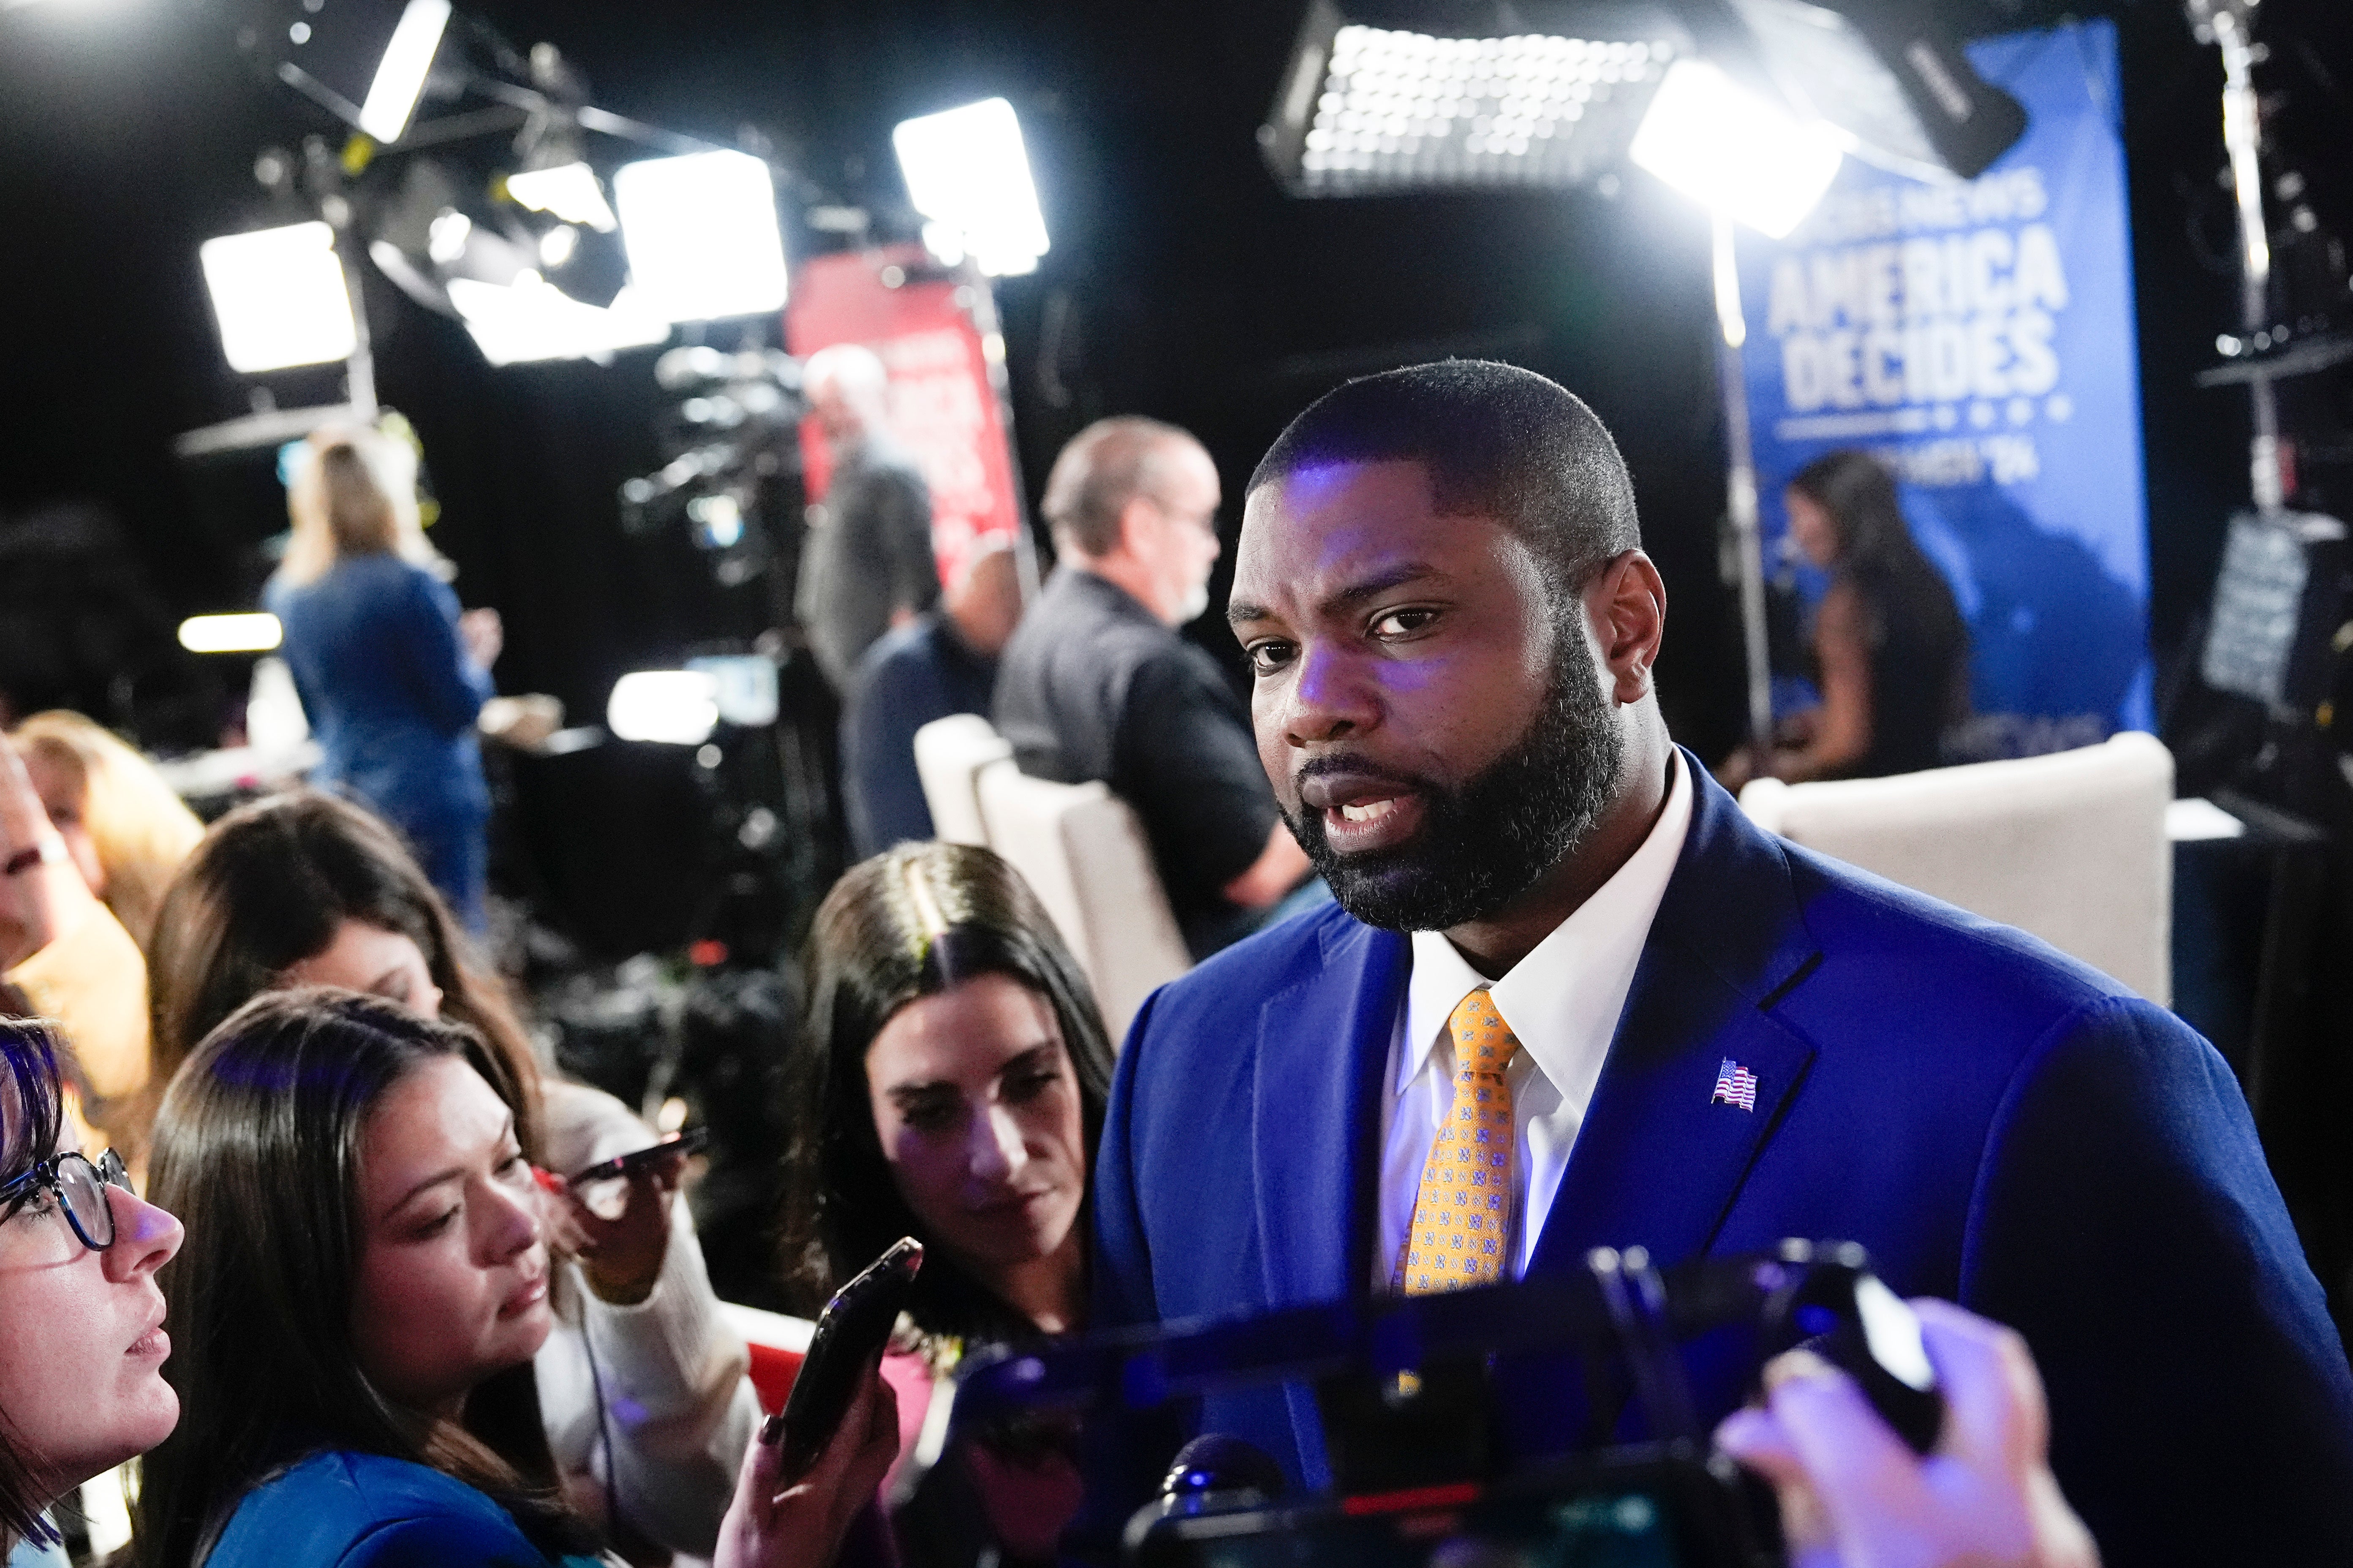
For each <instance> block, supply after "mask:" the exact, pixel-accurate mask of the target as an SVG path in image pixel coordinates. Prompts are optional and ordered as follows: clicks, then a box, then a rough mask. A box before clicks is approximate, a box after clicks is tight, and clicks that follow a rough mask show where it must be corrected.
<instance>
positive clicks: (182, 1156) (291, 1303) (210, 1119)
mask: <svg viewBox="0 0 2353 1568" xmlns="http://www.w3.org/2000/svg"><path fill="white" fill-rule="evenodd" d="M438 1057H456V1058H459V1059H461V1060H463V1061H464V1062H465V1063H466V1064H467V1065H468V1066H470V1067H471V1068H473V1069H474V1070H475V1071H476V1072H478V1073H480V1074H481V1075H482V1078H483V1080H484V1081H485V1082H487V1083H488V1084H489V1085H490V1086H491V1089H492V1090H493V1091H494V1092H495V1093H496V1094H497V1095H498V1097H499V1098H500V1099H501V1100H503V1101H505V1102H506V1104H507V1106H508V1108H509V1109H510V1110H514V1111H515V1112H516V1114H517V1117H518V1119H520V1116H521V1113H522V1085H521V1084H519V1083H518V1082H517V1081H516V1080H515V1078H514V1076H513V1074H512V1072H510V1071H509V1070H508V1067H507V1064H506V1061H505V1059H504V1058H502V1057H501V1055H500V1054H499V1053H498V1052H497V1051H494V1050H492V1049H491V1047H490V1046H489V1044H488V1043H487V1042H486V1041H484V1040H483V1038H482V1037H481V1036H480V1034H478V1033H476V1032H475V1031H474V1030H472V1029H470V1028H468V1027H466V1026H463V1025H458V1024H444V1023H439V1022H436V1021H435V1020H433V1019H429V1018H423V1017H419V1016H417V1015H416V1014H414V1013H412V1012H410V1011H408V1009H406V1008H405V1007H401V1006H399V1005H396V1004H393V1003H390V1002H386V1001H384V1000H382V999H381V998H378V997H374V996H365V995H362V994H359V993H357V992H353V991H341V990H333V989H328V988H324V987H309V988H304V989H300V990H293V991H273V992H268V993H265V994H262V995H259V996H257V997H255V998H254V999H253V1000H252V1001H251V1002H249V1003H248V1004H247V1005H245V1006H243V1007H241V1008H239V1009H238V1010H237V1012H235V1013H233V1014H231V1015H230V1016H229V1017H228V1018H227V1020H226V1021H225V1022H223V1023H222V1025H221V1026H220V1027H219V1028H217V1029H215V1030H214V1031H213V1032H212V1033H211V1034H210V1035H209V1036H207V1037H206V1039H205V1040H204V1042H203V1044H202V1045H200V1046H199V1047H197V1049H196V1051H195V1054H194V1055H193V1056H191V1057H190V1058H188V1060H187V1063H186V1064H185V1067H184V1068H183V1069H182V1070H181V1072H180V1073H179V1075H178V1076H177V1077H176V1078H175V1079H174V1080H173V1084H172V1088H171V1090H170V1091H169V1092H168V1093H167V1094H166V1095H165V1096H164V1106H163V1111H162V1114H161V1115H160V1116H159V1117H158V1118H157V1119H156V1122H155V1142H154V1152H153V1160H152V1163H151V1166H150V1170H149V1186H150V1188H151V1190H152V1193H153V1199H154V1201H155V1202H157V1203H158V1204H166V1205H174V1209H173V1212H174V1213H176V1214H178V1215H181V1216H182V1218H183V1220H184V1222H185V1225H186V1226H187V1231H188V1244H187V1246H186V1247H185V1248H184V1249H183V1250H182V1251H181V1253H180V1255H179V1256H178V1257H177V1258H174V1259H173V1260H172V1261H171V1262H170V1263H168V1264H166V1265H165V1266H164V1270H163V1272H162V1274H161V1276H160V1279H161V1280H162V1283H163V1287H164V1300H165V1301H166V1302H167V1304H168V1311H169V1316H168V1318H167V1319H166V1325H167V1327H168V1329H169V1331H170V1332H171V1336H172V1342H173V1344H174V1348H175V1351H176V1353H175V1354H174V1356H173V1358H172V1359H171V1361H170V1362H169V1363H166V1373H165V1375H166V1376H167V1377H168V1378H169V1379H170V1381H171V1383H172V1385H173V1386H174V1388H175V1389H176V1390H177V1391H178V1393H179V1395H180V1425H179V1429H178V1430H177V1431H175V1432H174V1433H173V1435H172V1436H170V1437H169V1438H168V1439H166V1440H165V1441H164V1444H163V1445H162V1446H161V1447H157V1448H156V1449H155V1450H154V1451H153V1453H151V1454H149V1455H148V1456H147V1459H146V1463H145V1467H144V1470H143V1473H142V1481H141V1487H140V1497H139V1538H140V1553H141V1561H142V1563H144V1564H145V1565H146V1568H185V1565H187V1564H191V1563H201V1562H202V1561H203V1560H204V1558H205V1556H206V1554H207V1553H208V1552H210V1550H211V1548H212V1544H213V1542H215V1541H216V1540H217V1539H218V1537H219V1534H220V1531H221V1530H222V1529H223V1528H224V1527H225V1526H226V1525H227V1522H228V1521H229V1518H230V1516H231V1515H232V1514H234V1513H235V1512H236V1510H237V1503H238V1501H239V1500H241V1499H242V1498H243V1497H244V1495H245V1494H246V1493H247V1492H248V1490H250V1489H252V1488H253V1487H255V1486H256V1485H258V1484H259V1483H260V1482H261V1481H263V1480H265V1479H268V1477H269V1475H270V1474H271V1473H272V1472H273V1471H276V1470H278V1469H280V1468H283V1467H285V1466H286V1465H289V1464H291V1463H293V1462H296V1461H298V1460H300V1459H301V1458H302V1457H303V1456H304V1455H306V1454H310V1453H315V1452H319V1451H322V1450H327V1449H355V1450H358V1451H360V1452H364V1453H371V1454H383V1455H386V1456H389V1457H391V1458H397V1459H406V1460H409V1461H411V1462H413V1463H416V1464H421V1465H429V1466H431V1467H432V1468H435V1469H437V1470H439V1471H441V1472H442V1473H443V1474H445V1475H448V1476H452V1477H454V1478H456V1479H459V1480H460V1481H463V1482H465V1483H467V1484H468V1485H470V1486H472V1487H475V1488H477V1489H480V1490H481V1491H483V1492H485V1493H487V1494H489V1495H490V1496H491V1498H492V1499H493V1500H495V1501H497V1502H498V1503H499V1504H500V1505H501V1507H503V1508H505V1509H506V1510H507V1511H508V1512H509V1513H510V1514H511V1515H512V1516H513V1518H514V1521H515V1522H516V1524H517V1525H519V1526H520V1527H521V1528H522V1531H523V1532H524V1533H525V1534H526V1535H528V1536H530V1537H531V1538H532V1540H533V1543H534V1544H536V1545H538V1546H539V1547H541V1549H542V1550H543V1551H545V1552H547V1553H548V1555H550V1556H556V1555H559V1554H561V1553H562V1552H569V1551H579V1550H583V1549H584V1548H586V1549H590V1550H593V1541H594V1536H593V1532H592V1531H589V1529H588V1528H587V1526H586V1524H585V1523H584V1522H583V1521H580V1520H579V1518H578V1517H577V1516H576V1515H575V1514H573V1513H572V1512H571V1511H570V1510H568V1509H567V1508H566V1507H565V1504H564V1502H563V1500H562V1494H561V1492H560V1491H559V1489H558V1488H557V1482H556V1476H555V1465H554V1460H553V1459H552V1458H550V1457H549V1454H548V1448H547V1437H546V1434H545V1432H544V1430H543V1428H542V1426H541V1424H540V1412H539V1394H538V1389H537V1384H535V1383H534V1382H533V1376H532V1368H531V1363H528V1362H526V1363H523V1364H522V1365H521V1366H518V1367H513V1368H511V1369H509V1370H507V1371H505V1372H501V1373H497V1374H496V1375H494V1376H492V1377H491V1378H489V1379H487V1380H486V1381H484V1382H483V1383H482V1384H480V1385H478V1386H477V1387H476V1388H475V1389H474V1391H473V1393H472V1394H470V1396H469V1397H468V1399H467V1402H466V1407H465V1413H464V1415H463V1417H462V1419H461V1420H460V1421H459V1423H457V1424H454V1425H453V1424H452V1423H449V1422H448V1421H437V1420H435V1419H433V1418H431V1417H429V1416H427V1415H424V1414H422V1413H420V1412H417V1411H414V1410H409V1409H406V1408H404V1407H402V1406H400V1405H396V1404H394V1403H393V1402H392V1401H391V1400H390V1399H388V1398H386V1397H385V1394H383V1393H382V1392H381V1391H380V1390H378V1389H377V1388H376V1387H375V1384H372V1383H371V1382H370V1381H369V1380H368V1377H367V1374H366V1373H364V1371H362V1370H361V1367H360V1364H359V1358H358V1352H357V1349H356V1347H355V1346H354V1345H353V1342H352V1329H351V1323H352V1305H353V1281H354V1278H355V1276H356V1274H357V1271H358V1267H359V1258H360V1253H361V1250H362V1247H363V1245H364V1236H365V1221H364V1216H363V1215H362V1214H361V1212H360V1201H359V1184H358V1167H359V1160H360V1143H361V1138H362V1135H363V1132H364V1128H365V1125H366V1122H367V1119H368V1116H369V1113H370V1112H371V1111H372V1110H374V1108H375V1105H376V1104H377V1103H378V1102H379V1101H380V1100H382V1099H383V1097H384V1095H385V1091H386V1090H387V1089H390V1088H391V1087H392V1086H393V1085H394V1084H395V1083H396V1082H397V1081H399V1080H400V1079H402V1078H404V1077H406V1075H407V1074H409V1073H410V1072H412V1071H414V1070H416V1069H417V1068H418V1067H419V1066H421V1065H422V1064H424V1063H425V1062H427V1061H429V1060H431V1059H433V1058H438Z"/></svg>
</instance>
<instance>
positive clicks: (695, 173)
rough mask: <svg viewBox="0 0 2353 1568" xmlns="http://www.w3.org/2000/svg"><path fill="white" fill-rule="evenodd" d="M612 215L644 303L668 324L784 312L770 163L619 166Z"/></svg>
mask: <svg viewBox="0 0 2353 1568" xmlns="http://www.w3.org/2000/svg"><path fill="white" fill-rule="evenodd" d="M613 207H614V210H615V211H616V212H617V214H618V215H619V216H620V220H621V240H622V243H623V245H624V246H626V247H627V248H628V256H629V279H630V284H631V287H632V289H633V290H634V292H635V294H636V296H637V299H638V302H639V304H641V305H642V306H643V308H645V309H646V310H650V311H653V312H654V313H656V314H658V315H659V316H661V317H662V319H663V320H665V321H712V320H716V319H718V318H721V317H725V316H763V315H766V314H768V313H769V312H770V311H773V310H780V309H782V308H783V306H784V303H785V289H786V270H785V241H784V236H783V234H782V232H781V231H780V230H779V229H778V228H777V226H776V183H775V180H774V178H773V176H771V175H770V174H769V173H768V166H767V164H765V163H762V162H761V161H760V160H759V159H757V158H754V157H753V156H752V155H751V154H749V153H731V152H714V153H688V154H686V155H685V156H683V157H678V158H649V159H647V160H645V161H644V162H642V163H628V164H625V165H623V166H622V167H621V168H620V169H619V170H618V171H617V172H616V173H615V174H614V175H613Z"/></svg>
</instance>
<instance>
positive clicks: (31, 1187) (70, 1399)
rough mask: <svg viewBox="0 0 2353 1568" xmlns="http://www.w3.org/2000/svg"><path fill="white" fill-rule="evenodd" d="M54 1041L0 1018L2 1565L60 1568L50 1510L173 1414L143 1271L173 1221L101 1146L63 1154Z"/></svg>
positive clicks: (158, 1300)
mask: <svg viewBox="0 0 2353 1568" xmlns="http://www.w3.org/2000/svg"><path fill="white" fill-rule="evenodd" d="M61 1093H62V1091H61V1086H60V1084H59V1082H58V1046H57V1041H56V1040H55V1038H54V1037H52V1036H51V1035H50V1033H49V1031H48V1029H47V1027H46V1026H43V1025H40V1024H37V1023H27V1022H23V1021H15V1020H0V1559H5V1561H7V1562H8V1563H11V1564H16V1563H58V1564H62V1563H64V1561H65V1559H64V1556H63V1554H62V1553H60V1552H56V1551H55V1550H54V1549H55V1547H56V1544H57V1532H56V1531H55V1530H54V1529H52V1528H51V1527H50V1526H49V1524H48V1522H47V1520H46V1518H45V1517H44V1516H45V1513H46V1510H47V1509H48V1507H49V1505H50V1504H51V1503H53V1502H55V1501H56V1500H58V1499H59V1498H61V1497H63V1496H65V1495H66V1494H67V1493H69V1492H70V1491H72V1490H73V1489H74V1488H76V1487H78V1486H79V1485H80V1484H81V1483H82V1482H83V1481H85V1480H88V1479H90V1477H92V1476H95V1475H99V1474H100V1473H102V1472H104V1471H106V1470H109V1469H111V1468H113V1467H115V1466H116V1465H119V1464H121V1462H122V1461H123V1460H125V1459H128V1458H132V1456H133V1455H136V1454H139V1453H142V1452H143V1451H144V1450H146V1449H147V1448H150V1447H153V1446H154V1445H155V1444H156V1443H159V1442H161V1441H162V1440H163V1439H164V1436H165V1434H167V1433H169V1432H170V1431H171V1430H172V1424H173V1422H174V1419H175V1418H176V1417H177V1415H178V1414H179V1400H178V1397H177V1395H175V1394H174V1393H173V1391H172V1388H171V1386H170V1384H167V1383H166V1382H165V1381H164V1377H163V1366H164V1357H166V1356H167V1355H169V1354H170V1353H171V1349H172V1342H171V1340H170V1339H169V1338H168V1337H167V1336H166V1335H165V1333H164V1329H163V1323H164V1297H163V1293H162V1292H161V1291H160V1290H158V1289H156V1283H155V1272H156V1270H157V1269H158V1268H161V1267H163V1265H164V1263H165V1262H167V1261H168V1260H169V1259H170V1258H171V1257H172V1255H173V1254H174V1252H177V1251H178V1250H179V1247H180V1239H181V1233H180V1225H179V1222H178V1221H177V1220H175V1219H174V1218H173V1217H172V1216H171V1215H169V1214H167V1213H165V1212H164V1210H162V1209H160V1208H158V1207H156V1206H155V1205H153V1204H148V1203H142V1202H141V1201H140V1200H139V1199H138V1198H137V1197H136V1196H134V1195H132V1192H131V1190H130V1181H129V1178H128V1177H126V1176H125V1175H124V1174H123V1171H122V1163H121V1161H120V1160H118V1159H116V1158H115V1157H114V1155H113V1154H112V1152H108V1153H107V1154H105V1155H103V1156H101V1157H100V1159H98V1160H96V1161H92V1160H90V1159H87V1158H85V1157H84V1156H83V1155H81V1154H79V1153H78V1152H73V1151H71V1150H69V1149H63V1148H61V1147H60V1146H59V1140H60V1137H61V1129H62V1111H61V1104H60V1101H61Z"/></svg>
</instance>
